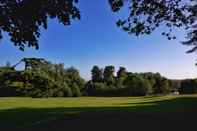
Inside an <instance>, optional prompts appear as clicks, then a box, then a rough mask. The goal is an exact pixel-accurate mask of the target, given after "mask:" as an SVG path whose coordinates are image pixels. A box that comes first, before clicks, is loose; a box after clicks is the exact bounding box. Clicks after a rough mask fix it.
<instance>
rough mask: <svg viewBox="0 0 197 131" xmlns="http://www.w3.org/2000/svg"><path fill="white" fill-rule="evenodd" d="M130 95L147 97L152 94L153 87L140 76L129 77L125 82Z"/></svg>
mask: <svg viewBox="0 0 197 131" xmlns="http://www.w3.org/2000/svg"><path fill="white" fill-rule="evenodd" d="M124 84H125V86H126V89H127V90H128V94H129V95H131V96H145V95H150V94H151V93H152V87H151V85H150V83H149V81H148V80H145V79H143V78H142V77H141V76H139V75H136V76H135V75H134V76H129V77H128V78H127V79H126V80H125V82H124Z"/></svg>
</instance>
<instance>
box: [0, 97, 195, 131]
mask: <svg viewBox="0 0 197 131" xmlns="http://www.w3.org/2000/svg"><path fill="white" fill-rule="evenodd" d="M196 111H197V95H191V96H189V95H188V96H160V97H153V96H149V97H79V98H47V99H35V98H34V99H33V98H14V97H13V98H12V97H11V98H8V97H6V98H0V123H1V125H0V129H1V128H3V127H24V126H30V125H34V124H39V123H42V122H47V121H51V120H54V119H62V118H69V117H73V116H75V115H80V113H83V112H93V113H94V112H152V113H154V112H155V113H162V112H184V113H185V112H196Z"/></svg>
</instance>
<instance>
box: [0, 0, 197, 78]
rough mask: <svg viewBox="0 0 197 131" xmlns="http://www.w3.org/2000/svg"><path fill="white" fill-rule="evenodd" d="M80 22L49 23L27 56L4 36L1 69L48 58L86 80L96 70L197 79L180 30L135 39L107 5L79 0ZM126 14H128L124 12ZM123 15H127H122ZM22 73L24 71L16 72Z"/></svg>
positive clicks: (0, 45) (193, 57)
mask: <svg viewBox="0 0 197 131" xmlns="http://www.w3.org/2000/svg"><path fill="white" fill-rule="evenodd" d="M78 7H79V8H80V11H81V15H82V19H81V20H79V21H78V20H76V21H73V22H72V24H71V26H67V27H65V26H63V25H62V24H59V23H58V21H57V20H50V21H49V25H48V29H47V30H42V36H41V37H40V39H39V45H40V49H39V50H36V49H33V48H26V49H25V51H24V52H22V51H20V50H18V48H17V47H15V46H14V45H13V43H11V42H10V41H9V38H8V37H4V39H3V40H1V42H0V65H5V63H6V62H7V61H9V62H10V63H11V64H15V63H17V62H18V61H19V60H20V59H22V58H23V57H39V58H45V59H47V60H49V61H52V62H53V63H62V62H63V63H64V64H65V67H70V66H74V67H76V68H77V69H79V70H80V74H81V75H82V77H83V78H85V79H87V80H88V79H90V77H91V73H90V70H91V68H92V67H93V65H98V66H100V67H105V66H107V65H114V66H115V67H116V70H118V68H119V67H120V66H124V67H126V68H127V70H128V71H130V72H159V73H161V74H162V75H163V76H165V77H167V78H170V79H183V78H195V77H197V67H196V66H195V62H196V53H193V54H186V53H185V52H186V51H187V50H188V49H189V48H187V47H185V46H183V45H181V43H180V41H181V40H184V37H185V33H184V32H183V31H181V30H176V33H175V34H176V36H177V40H171V41H169V40H167V38H165V37H163V36H161V35H160V34H161V32H162V30H163V29H162V28H160V29H158V30H157V31H155V32H154V33H153V34H151V35H149V36H140V37H136V36H132V35H128V34H127V33H126V32H124V31H122V30H121V29H120V28H118V27H117V26H116V24H115V23H116V21H117V20H118V18H120V17H123V16H121V14H118V15H117V14H114V13H112V12H111V10H110V7H109V5H108V2H107V0H97V1H96V0H94V1H93V0H81V1H80V3H79V4H78ZM123 12H124V11H123ZM123 14H124V13H123ZM18 68H21V67H18Z"/></svg>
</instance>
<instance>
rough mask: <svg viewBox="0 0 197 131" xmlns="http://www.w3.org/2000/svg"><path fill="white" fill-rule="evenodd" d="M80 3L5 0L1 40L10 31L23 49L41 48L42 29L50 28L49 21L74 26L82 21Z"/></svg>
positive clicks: (70, 0)
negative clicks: (75, 22)
mask: <svg viewBox="0 0 197 131" xmlns="http://www.w3.org/2000/svg"><path fill="white" fill-rule="evenodd" d="M76 3H77V1H76V0H55V1H54V0H36V1H35V0H33V1H32V0H3V1H1V4H0V19H1V24H0V39H1V38H3V32H7V33H8V34H9V36H10V40H11V41H12V42H13V43H14V45H15V46H18V47H19V49H21V50H24V48H25V46H28V47H35V48H36V49H38V48H39V46H38V38H39V37H40V35H41V34H40V30H41V27H43V28H44V29H47V27H48V20H49V19H57V20H58V21H59V22H60V23H62V24H64V25H65V26H66V25H70V24H71V20H72V19H80V12H79V10H78V9H77V7H76Z"/></svg>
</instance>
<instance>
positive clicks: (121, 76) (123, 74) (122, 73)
mask: <svg viewBox="0 0 197 131" xmlns="http://www.w3.org/2000/svg"><path fill="white" fill-rule="evenodd" d="M126 78H127V71H126V68H124V67H120V68H119V70H118V72H117V84H118V85H119V86H122V84H123V81H124V80H125V79H126Z"/></svg>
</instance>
